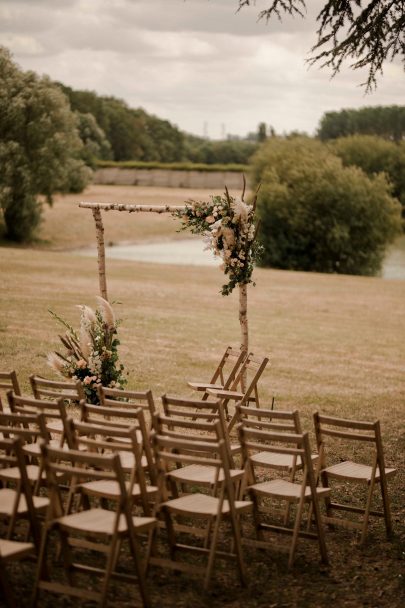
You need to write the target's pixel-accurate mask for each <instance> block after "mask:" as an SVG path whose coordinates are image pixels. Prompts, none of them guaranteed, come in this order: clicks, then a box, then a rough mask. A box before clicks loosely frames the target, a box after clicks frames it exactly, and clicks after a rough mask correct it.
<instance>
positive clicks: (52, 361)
mask: <svg viewBox="0 0 405 608" xmlns="http://www.w3.org/2000/svg"><path fill="white" fill-rule="evenodd" d="M46 362H47V364H48V365H49V367H51V368H52V369H53V370H55V371H56V372H58V374H63V369H64V367H65V361H64V360H63V359H62V358H61V357H59V356H58V355H57V354H56V353H48V356H47V358H46Z"/></svg>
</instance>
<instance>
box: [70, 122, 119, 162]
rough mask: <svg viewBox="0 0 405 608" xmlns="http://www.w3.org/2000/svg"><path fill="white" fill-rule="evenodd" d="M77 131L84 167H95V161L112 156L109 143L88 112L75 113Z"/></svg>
mask: <svg viewBox="0 0 405 608" xmlns="http://www.w3.org/2000/svg"><path fill="white" fill-rule="evenodd" d="M75 114H76V117H77V122H78V131H79V136H80V139H81V140H82V142H83V150H82V152H81V155H80V156H81V158H82V159H83V160H84V162H85V163H86V165H88V166H89V167H92V168H93V169H94V168H95V166H96V160H97V159H102V160H109V159H111V156H112V150H111V146H110V142H109V141H108V139H107V138H106V135H105V133H104V131H103V129H102V128H101V127H99V125H98V124H97V121H96V119H95V118H94V116H93V114H90V112H86V113H83V112H76V113H75Z"/></svg>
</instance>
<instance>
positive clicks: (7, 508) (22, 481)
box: [0, 414, 49, 547]
mask: <svg viewBox="0 0 405 608" xmlns="http://www.w3.org/2000/svg"><path fill="white" fill-rule="evenodd" d="M3 415H5V414H3ZM2 428H5V427H2ZM9 428H10V427H7V431H8V430H9ZM9 469H10V470H11V473H10V475H9V474H8V471H9ZM16 470H17V471H18V474H15V471H16ZM0 479H2V480H4V481H6V482H10V481H13V482H14V487H13V488H9V487H2V488H1V489H0V517H1V518H3V519H6V520H7V521H8V527H7V536H6V538H7V540H10V539H11V537H12V535H13V534H14V532H15V525H16V522H17V520H20V519H24V520H26V521H28V524H29V529H30V532H31V534H32V537H33V540H34V544H35V546H36V547H39V527H38V523H37V515H38V514H40V513H43V512H44V511H45V510H46V508H47V507H48V504H49V500H48V498H46V497H44V496H33V495H32V489H31V483H30V481H29V478H28V474H27V468H26V463H25V458H24V453H23V448H22V445H21V439H20V438H19V437H14V438H10V439H2V440H0Z"/></svg>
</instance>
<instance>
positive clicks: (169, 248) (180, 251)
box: [76, 236, 405, 279]
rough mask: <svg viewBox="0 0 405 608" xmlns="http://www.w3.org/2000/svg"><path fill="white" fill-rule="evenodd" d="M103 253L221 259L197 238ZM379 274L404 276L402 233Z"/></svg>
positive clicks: (161, 259) (199, 261) (196, 262)
mask: <svg viewBox="0 0 405 608" xmlns="http://www.w3.org/2000/svg"><path fill="white" fill-rule="evenodd" d="M76 253H78V254H79V255H84V256H90V257H94V256H97V249H96V247H91V248H90V247H89V248H86V249H80V250H79V251H77V252H76ZM106 257H107V259H117V260H133V261H135V262H149V263H153V264H180V265H186V266H218V265H219V264H220V263H221V260H220V259H219V258H216V257H215V256H214V255H213V254H212V253H211V252H210V251H204V243H203V242H202V240H201V239H200V238H193V239H185V240H180V241H167V242H161V243H143V244H139V245H113V246H109V247H106ZM381 276H382V278H383V279H405V236H402V237H400V238H399V239H398V240H397V241H396V242H395V244H394V245H393V246H392V247H391V248H390V249H389V251H388V253H387V256H386V258H385V261H384V264H383V269H382V273H381Z"/></svg>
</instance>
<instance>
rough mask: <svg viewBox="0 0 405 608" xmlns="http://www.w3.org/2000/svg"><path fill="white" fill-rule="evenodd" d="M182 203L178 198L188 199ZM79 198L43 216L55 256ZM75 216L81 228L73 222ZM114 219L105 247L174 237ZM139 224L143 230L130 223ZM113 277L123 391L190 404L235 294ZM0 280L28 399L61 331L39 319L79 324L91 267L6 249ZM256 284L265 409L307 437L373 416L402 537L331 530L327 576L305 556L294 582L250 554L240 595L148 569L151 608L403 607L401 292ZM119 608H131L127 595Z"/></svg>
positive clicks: (13, 357) (12, 357)
mask: <svg viewBox="0 0 405 608" xmlns="http://www.w3.org/2000/svg"><path fill="white" fill-rule="evenodd" d="M92 188H94V189H95V190H94V191H93V193H94V198H95V199H96V200H102V199H101V191H98V190H97V188H98V187H95V186H93V187H92ZM103 188H104V189H105V187H103ZM116 192H121V190H119V191H117V190H111V192H110V191H107V192H106V193H105V197H106V199H105V200H111V196H112V195H113V194H114V193H116ZM163 192H164V193H165V194H166V195H167V196H169V195H170V194H172V195H173V196H177V194H176V195H175V193H174V192H171V191H168V190H164V191H162V199H161V202H173V203H174V202H181V201H174V199H172V200H170V201H168V198H167V196H163ZM167 193H169V194H167ZM150 194H151V196H152V195H153V196H158V197H160V193H158V194H156V193H150ZM181 194H182V199H183V200H184V198H187V197H188V196H189V195H188V194H187V195H186V193H185V192H184V191H181ZM198 195H199V193H198V192H197V193H196V192H194V193H190V196H198ZM118 196H119V200H120V201H122V200H123V198H122V196H121V194H119V195H118V194H117V195H116V196H115V195H114V199H118ZM143 196H144V195H143ZM81 198H83V199H84V198H89V196H83V197H81ZM69 200H70V202H69ZM76 200H77V198H76V197H75V199H73V198H70V197H66V199H64V200H63V201H60V202H59V204H58V206H57V207H55V211H54V212H52V213H55V215H54V217H53V219H52V222H53V224H52V222H51V220H50V219H49V218H48V219H47V223H46V224H45V227H44V232H43V236H44V237H45V236H46V235H47V234H48V237H50V236H51V235H54V234H55V230H56V228H57V227H58V229H59V231H60V234H59V233H58V234H57V235H56V236H55V238H54V240H53V244H52V247H54V248H62V247H65V246H66V247H67V246H68V243H69V242H70V243H71V244H73V242H74V246H77V245H79V244H85V243H86V242H88V241H90V242H93V232H92V230H93V226H92V218H91V214H90V213H89V212H87V211H83V210H75V211H74V212H72V215H71V214H70V207H69V205H73V202H74V201H76ZM131 200H132V199H131ZM136 202H152V201H151V200H145V199H144V200H143V201H141V200H137V201H136ZM154 202H157V200H155V201H154ZM71 216H72V217H74V218H75V219H74V221H73V223H72V224H70V225H68V218H69V217H71ZM117 216H119V219H118V220H117V219H114V222H115V226H114V227H112V228H111V234H114V236H112V237H109V233H107V234H106V238H107V239H108V238H112V239H114V240H115V239H116V240H136V238H138V237H136V238H135V237H134V238H132V234H133V233H132V231H133V229H134V230H135V232H136V230H139V231H140V232H139V233H136V234H138V236H139V238H148V239H149V238H157V236H159V235H160V236H163V235H165V236H173V226H172V222H173V220H171V219H170V218H167V217H166V218H160V217H155V216H153V218H152V217H150V216H137V217H135V218H133V217H131V225H130V226H129V222H128V217H127V216H126V215H120V214H115V216H114V217H115V218H117ZM145 217H146V218H147V219H146V220H145V222H146V223H145V225H144V226H143V228H142V230H143V229H144V232H142V230H141V226H140V225H139V224H138V218H139V221H140V220H141V219H142V218H145ZM84 218H87V219H84ZM132 220H134V221H133V224H132ZM87 221H88V223H87V224H86V223H85V222H87ZM160 221H163V222H166V221H167V222H168V223H167V224H166V225H165V226H164V227H163V228H162V231H161V232H159V231H160V230H161V228H159V229H158V228H156V227H155V228H154V227H152V224H153V223H154V222H155V223H159V222H160ZM118 222H119V223H120V224H119V225H118ZM121 222H123V223H122V224H121ZM133 226H137V228H136V229H135V228H133ZM62 227H63V229H62ZM114 230H116V232H114ZM47 231H48V232H47ZM69 235H70V236H69ZM107 272H108V279H109V292H110V299H111V300H116V301H119V302H121V304H119V305H118V304H117V305H116V311H117V316H118V317H121V318H122V319H123V324H122V326H121V328H120V337H121V342H122V345H121V358H122V361H123V362H124V363H125V365H126V368H127V369H128V370H129V386H130V387H131V388H139V389H143V388H152V390H153V392H154V395H155V397H156V399H157V400H158V397H159V395H161V394H162V393H163V392H170V393H177V394H181V395H186V394H189V393H188V390H187V388H186V380H188V379H196V380H198V379H205V378H209V376H210V374H211V370H212V369H213V368H214V367H215V364H216V362H217V359H218V357H219V356H220V354H222V352H223V350H224V348H225V346H226V345H228V344H232V345H237V344H238V341H239V322H238V299H237V294H236V293H235V294H233V295H231V296H229V297H227V298H223V297H221V296H220V295H219V289H220V286H221V285H222V278H223V277H222V275H221V273H220V272H219V271H218V269H216V268H193V267H178V266H177V267H176V266H158V265H152V264H141V263H134V262H124V261H110V262H108V267H107ZM0 277H1V291H0V357H1V359H0V361H1V363H0V367H1V368H2V369H12V368H14V369H16V370H17V372H18V374H19V377H20V378H21V381H22V384H23V387H24V388H25V389H28V376H29V374H30V373H33V372H37V373H41V374H43V375H48V376H49V375H51V372H50V370H49V369H48V368H47V367H46V363H45V356H46V353H47V352H48V351H50V350H52V349H53V348H55V347H56V346H57V345H58V339H57V333H58V332H59V331H60V328H59V327H57V326H56V325H55V322H54V321H53V320H52V319H51V318H50V316H49V315H48V313H47V309H48V308H51V309H52V310H54V311H56V312H57V313H58V314H60V315H61V316H63V317H65V318H67V319H68V320H69V321H70V322H72V324H74V325H77V323H78V319H79V311H78V310H77V309H76V308H75V305H76V304H81V303H86V304H88V305H90V306H94V305H95V301H94V296H95V295H96V294H97V292H98V278H97V268H96V260H92V259H87V258H82V257H77V256H75V255H74V254H72V253H67V252H65V253H62V252H55V251H49V250H48V251H47V250H22V249H13V248H7V249H3V250H2V252H1V258H0ZM255 278H256V281H257V287H255V288H253V287H252V288H250V289H249V326H250V339H251V348H252V350H254V351H255V352H256V353H258V354H261V353H262V354H263V355H264V354H266V355H269V356H270V361H271V362H270V365H269V367H268V369H267V370H266V371H265V373H264V376H263V380H262V382H261V394H262V402H263V405H266V404H267V403H269V402H270V398H271V396H272V395H276V403H277V407H279V408H292V407H296V408H298V409H299V411H300V413H301V415H302V419H303V424H304V427H305V428H306V429H308V430H310V429H311V425H312V421H311V416H312V413H313V411H314V410H315V409H319V410H321V411H323V412H328V413H333V414H336V415H341V416H348V417H352V418H353V417H356V418H359V419H375V418H379V419H380V420H381V423H382V431H383V439H384V443H385V448H386V459H387V463H388V464H389V465H393V466H396V467H398V469H399V471H398V475H397V476H396V478H395V479H394V480H393V481H392V483H391V484H390V489H391V497H392V509H393V516H394V529H395V533H396V535H395V538H394V540H393V541H391V542H386V541H385V539H384V532H383V528H382V525H380V524H378V525H376V526H373V527H372V530H371V533H370V540H369V542H368V543H367V544H366V546H365V547H364V548H359V547H358V546H357V545H356V544H355V542H354V540H355V539H354V535H353V533H346V532H343V531H340V530H339V531H335V532H332V533H328V537H327V542H328V547H329V551H330V557H331V566H330V568H329V569H325V568H320V567H319V564H318V558H317V555H316V547H315V548H311V547H310V548H309V549H308V550H306V548H303V549H302V550H301V554H300V555H301V557H300V558H299V560H298V562H297V566H296V568H295V569H294V570H293V571H292V572H291V573H288V574H287V573H286V569H285V566H286V560H285V558H284V557H282V558H279V557H276V558H275V557H274V555H273V554H271V555H270V554H269V555H267V554H263V553H262V552H260V555H258V554H257V553H256V552H251V551H250V550H249V552H248V563H249V570H250V575H251V579H252V584H251V587H250V588H249V590H248V591H240V589H239V587H237V586H235V584H234V578H233V576H231V575H229V576H228V575H227V574H226V571H225V570H223V569H221V568H219V569H218V571H217V580H216V582H215V584H214V586H213V592H212V593H211V594H201V590H200V588H199V586H198V585H195V583H193V582H190V581H187V579H186V578H185V577H179V578H178V577H175V580H174V579H173V578H169V577H168V576H165V575H161V573H159V572H157V573H152V575H151V579H150V583H151V588H152V595H153V599H154V605H156V606H163V607H171V606H179V605H184V606H196V607H198V606H208V605H209V606H228V607H231V606H232V607H236V606H244V607H253V606H277V607H280V608H281V606H284V607H299V608H305V607H307V606H308V607H310V606H311V607H313V606H319V607H321V606H325V607H326V606H329V604H330V602H331V601H333V602H334V603H335V605H336V606H339V607H340V606H347V607H349V608H357V607H360V606H370V607H374V608H377V607H378V608H380V607H387V608H388V607H389V608H399V607H400V606H403V605H404V603H405V590H404V578H405V575H404V570H403V565H404V558H405V546H404V542H405V521H404V519H405V507H404V505H405V491H404V488H405V474H404V470H405V466H404V465H405V456H404V453H405V449H404V448H405V425H404V400H405V382H404V380H405V377H404V373H405V370H404V360H405V341H404V326H405V307H404V304H403V303H404V301H405V282H404V281H394V280H393V281H384V280H382V279H379V278H359V277H348V276H332V275H321V274H310V273H296V272H283V271H272V270H263V269H259V270H257V271H256V274H255ZM124 595H125V594H124ZM179 598H180V599H179ZM44 605H48V604H44ZM49 605H50V603H49ZM64 605H65V604H64ZM69 605H70V604H69V603H66V606H69ZM116 605H117V606H119V607H120V608H122V607H123V606H126V605H128V603H127V601H126V599H125V597H122V593H119V594H118V596H117V603H116Z"/></svg>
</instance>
